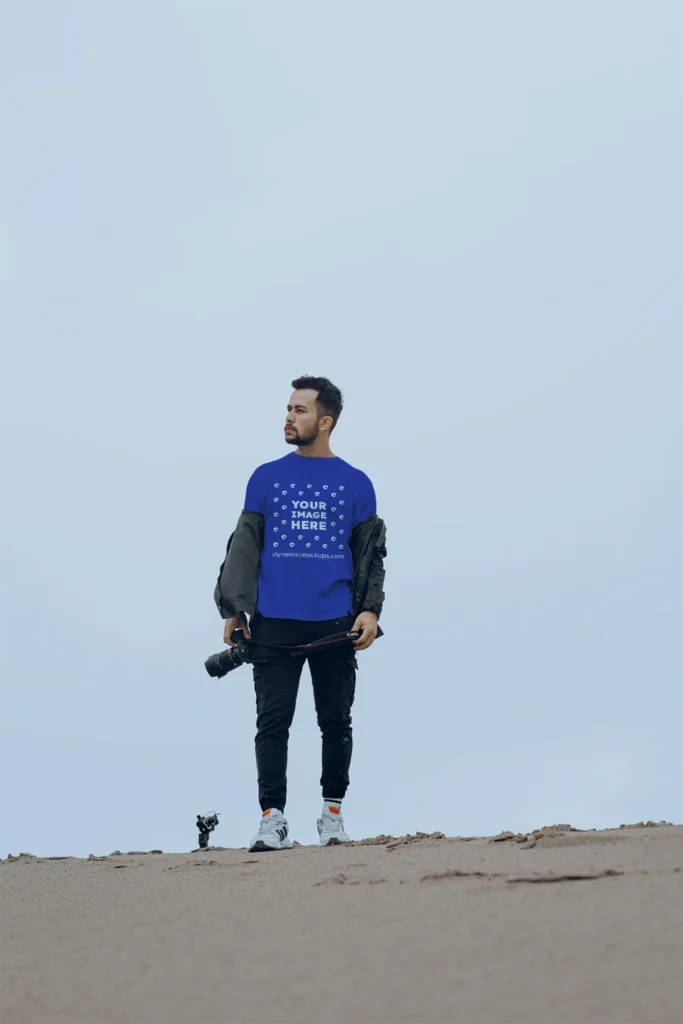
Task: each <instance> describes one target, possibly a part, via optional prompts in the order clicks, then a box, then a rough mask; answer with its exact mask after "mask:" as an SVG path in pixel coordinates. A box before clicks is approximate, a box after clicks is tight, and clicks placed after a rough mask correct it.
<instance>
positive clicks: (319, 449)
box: [296, 438, 337, 459]
mask: <svg viewBox="0 0 683 1024" xmlns="http://www.w3.org/2000/svg"><path fill="white" fill-rule="evenodd" d="M296 454H297V455H301V456H303V458H304V459H336V457H337V456H336V455H335V454H334V452H332V451H330V443H329V441H327V440H325V441H323V440H322V439H321V438H318V440H317V441H314V442H313V444H307V445H304V447H303V448H297V450H296Z"/></svg>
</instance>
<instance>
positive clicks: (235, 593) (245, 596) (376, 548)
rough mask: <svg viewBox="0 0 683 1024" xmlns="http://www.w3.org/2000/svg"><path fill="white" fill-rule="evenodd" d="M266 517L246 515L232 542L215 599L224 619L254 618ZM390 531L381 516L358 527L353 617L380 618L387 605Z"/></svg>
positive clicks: (354, 542)
mask: <svg viewBox="0 0 683 1024" xmlns="http://www.w3.org/2000/svg"><path fill="white" fill-rule="evenodd" d="M263 532H264V526H263V516H262V515H259V513H258V512H242V514H241V516H240V518H239V521H238V523H237V526H236V528H235V532H234V533H233V534H232V535H231V537H230V540H229V541H228V547H227V549H226V552H225V559H224V561H223V564H222V565H221V567H220V569H219V571H218V582H217V584H216V589H215V590H214V593H213V597H214V601H215V602H216V605H217V606H218V611H219V612H220V613H221V617H222V618H224V619H228V618H230V617H231V616H232V615H237V614H238V612H245V613H246V614H247V615H249V616H251V615H253V614H254V611H255V609H256V598H257V591H258V570H259V562H260V561H261V551H262V550H263ZM386 535H387V531H386V527H385V525H384V522H383V520H381V519H380V518H379V516H377V515H373V516H370V517H369V518H368V519H365V520H363V522H362V523H358V525H357V526H354V528H353V530H352V531H351V540H350V541H349V547H350V548H351V556H352V558H353V614H354V615H358V614H359V613H360V612H365V611H369V612H374V613H375V615H377V617H378V618H379V616H380V614H381V612H382V605H383V604H384V559H385V558H386V555H387V549H386Z"/></svg>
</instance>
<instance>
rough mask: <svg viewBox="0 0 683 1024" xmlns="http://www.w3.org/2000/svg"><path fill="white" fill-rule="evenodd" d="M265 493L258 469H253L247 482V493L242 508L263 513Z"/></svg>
mask: <svg viewBox="0 0 683 1024" xmlns="http://www.w3.org/2000/svg"><path fill="white" fill-rule="evenodd" d="M264 498H265V495H264V493H263V477H262V476H261V474H260V473H259V471H258V469H256V470H254V472H253V473H252V474H251V477H250V478H249V483H248V484H247V493H246V496H245V498H244V509H245V511H246V512H258V513H259V515H265V510H264V506H265V500H264Z"/></svg>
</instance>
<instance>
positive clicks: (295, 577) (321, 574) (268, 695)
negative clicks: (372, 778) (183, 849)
mask: <svg viewBox="0 0 683 1024" xmlns="http://www.w3.org/2000/svg"><path fill="white" fill-rule="evenodd" d="M292 387H293V388H294V393H293V394H292V396H291V398H290V401H289V405H288V406H287V417H286V421H285V430H284V437H285V442H286V443H287V444H289V445H292V446H293V447H295V451H293V452H290V453H289V454H287V455H285V456H284V457H283V458H281V459H276V460H275V461H274V462H267V463H265V464H264V465H262V466H259V468H258V469H257V470H256V471H255V472H254V473H253V474H252V477H251V479H250V480H249V483H248V485H247V494H246V500H245V503H244V510H243V512H242V514H241V516H240V519H239V522H238V524H237V528H236V529H235V532H234V534H233V535H232V537H231V538H230V540H229V542H228V550H227V553H226V557H225V561H224V562H223V565H222V566H221V570H220V575H219V579H218V584H217V586H216V591H215V595H214V596H215V600H216V604H217V605H218V609H219V611H220V613H221V615H222V616H223V618H224V619H225V620H226V621H225V631H224V640H225V643H226V644H229V645H231V646H232V645H233V639H232V635H233V633H234V631H235V630H236V629H241V630H243V631H244V635H245V637H247V638H250V639H251V641H252V655H253V658H252V660H253V668H254V686H255V690H256V709H257V732H256V765H257V770H258V783H259V802H260V805H261V811H262V817H261V822H260V827H259V830H258V834H257V835H256V837H255V838H254V840H253V842H252V844H251V846H250V850H251V851H252V852H255V851H260V850H282V849H285V848H287V847H290V846H292V840H291V839H290V837H289V825H288V823H287V820H286V819H285V816H284V810H285V803H286V799H287V744H288V739H289V729H290V726H291V724H292V719H293V717H294V709H295V706H296V698H297V692H298V688H299V680H300V678H301V672H302V669H303V664H304V661H305V660H308V663H309V666H310V670H311V678H312V680H313V694H314V698H315V708H316V713H317V718H318V725H319V726H320V731H321V733H322V778H321V780H320V781H321V786H322V795H323V810H322V814H321V816H320V818H319V819H318V834H319V836H320V844H321V846H328V845H333V844H337V843H343V842H348V839H349V837H348V835H347V834H346V832H345V831H344V822H343V819H342V814H341V803H342V800H343V798H344V796H345V794H346V790H347V787H348V785H349V765H350V763H351V750H352V732H351V706H352V704H353V698H354V691H355V684H356V668H357V661H356V655H355V651H365V650H367V649H368V647H370V645H371V644H372V643H373V641H374V640H375V637H376V636H377V634H378V620H379V616H380V613H381V611H382V604H383V601H384V593H383V589H382V588H383V584H384V561H383V560H384V557H385V556H386V548H385V537H386V531H385V527H384V523H383V522H382V520H381V519H379V517H378V516H377V511H376V501H375V492H374V489H373V486H372V484H371V482H370V480H369V479H368V477H367V476H366V475H365V474H364V473H362V472H361V471H360V470H358V469H354V467H353V466H350V465H349V464H348V462H345V461H344V460H343V459H340V458H338V457H337V456H336V455H334V454H333V452H332V451H331V449H330V435H331V433H332V431H333V430H334V428H335V426H336V424H337V421H338V419H339V416H340V414H341V411H342V406H343V400H342V394H341V391H340V390H339V388H337V387H335V386H334V384H332V383H331V382H330V381H329V380H328V379H327V378H326V377H299V378H298V379H297V380H294V381H292ZM351 630H353V631H356V630H357V631H359V632H361V636H360V637H359V638H358V640H357V641H356V642H355V644H354V645H353V646H351V644H350V643H348V644H341V645H332V646H329V647H327V648H322V649H321V650H318V651H317V652H316V653H310V654H308V656H307V658H304V657H300V656H297V657H292V656H291V654H290V653H289V652H288V651H287V650H284V649H283V648H286V647H288V646H294V645H300V644H308V643H314V642H315V641H318V640H321V639H322V638H324V637H328V636H331V635H333V634H335V633H341V632H348V631H351ZM354 648H355V651H354Z"/></svg>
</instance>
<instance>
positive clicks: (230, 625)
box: [223, 612, 374, 647]
mask: <svg viewBox="0 0 683 1024" xmlns="http://www.w3.org/2000/svg"><path fill="white" fill-rule="evenodd" d="M236 629H241V630H244V635H245V637H246V638H247V640H249V639H250V638H251V633H250V632H249V626H248V625H247V617H246V615H245V614H244V612H239V614H238V615H233V617H232V618H231V619H226V620H225V629H224V630H223V642H224V643H226V644H227V645H228V647H234V646H235V645H234V643H233V641H232V639H231V638H232V634H233V633H234V632H235V630H236ZM373 639H374V637H373Z"/></svg>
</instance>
